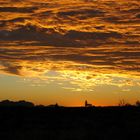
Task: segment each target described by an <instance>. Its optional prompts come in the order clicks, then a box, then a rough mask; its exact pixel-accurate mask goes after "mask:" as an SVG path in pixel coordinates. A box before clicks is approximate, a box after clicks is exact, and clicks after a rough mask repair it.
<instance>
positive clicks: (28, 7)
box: [0, 0, 140, 87]
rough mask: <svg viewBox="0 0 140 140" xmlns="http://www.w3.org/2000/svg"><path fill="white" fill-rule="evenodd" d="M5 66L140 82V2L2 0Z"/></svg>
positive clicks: (90, 80) (75, 78)
mask: <svg viewBox="0 0 140 140" xmlns="http://www.w3.org/2000/svg"><path fill="white" fill-rule="evenodd" d="M0 71H1V73H6V74H12V75H17V76H24V77H38V78H41V79H43V80H46V79H47V78H48V79H49V78H50V79H54V80H56V79H58V80H60V79H61V80H66V79H69V77H70V76H71V79H69V80H71V81H72V82H71V83H72V84H78V85H79V84H80V82H81V84H80V85H81V87H82V86H83V85H85V83H86V84H87V87H90V86H93V85H97V84H112V85H118V86H121V85H123V84H124V81H125V85H133V84H135V85H138V86H139V85H140V82H139V81H140V1H139V0H127V1H124V0H117V1H116V0H71V1H69V0H53V1H52V0H44V1H41V0H40V1H39V0H22V1H21V0H1V2H0ZM50 71H55V72H56V73H53V77H52V76H51V77H50V75H51V74H50V73H49V72H50ZM115 78H118V79H121V81H120V80H114V79H115ZM128 80H131V82H132V81H133V84H128V83H129V82H128ZM134 81H135V82H134Z"/></svg>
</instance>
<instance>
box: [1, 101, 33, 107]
mask: <svg viewBox="0 0 140 140" xmlns="http://www.w3.org/2000/svg"><path fill="white" fill-rule="evenodd" d="M0 106H2V107H3V106H4V107H34V104H33V103H31V102H27V101H24V100H22V101H17V102H14V101H10V100H3V101H1V102H0Z"/></svg>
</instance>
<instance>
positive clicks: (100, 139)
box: [0, 107, 140, 140]
mask: <svg viewBox="0 0 140 140" xmlns="http://www.w3.org/2000/svg"><path fill="white" fill-rule="evenodd" d="M139 135H140V108H139V107H106V108H99V107H98V108H84V107H83V108H61V107H60V108H59V107H58V108H55V107H54V108H51V107H50V108H49V107H44V108H39V107H32V108H25V107H24V108H23V107H11V108H10V107H0V140H6V139H14V140H44V139H45V140H88V139H89V140H91V139H92V140H109V139H111V140H126V139H132V140H135V139H136V136H139ZM137 139H138V140H139V139H140V136H139V137H138V138H137Z"/></svg>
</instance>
